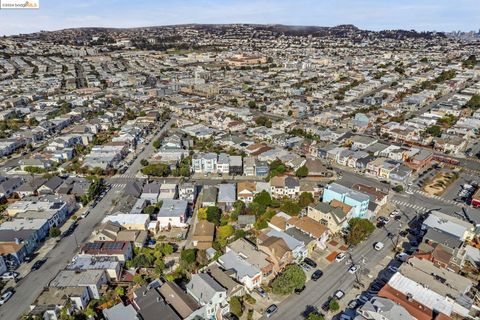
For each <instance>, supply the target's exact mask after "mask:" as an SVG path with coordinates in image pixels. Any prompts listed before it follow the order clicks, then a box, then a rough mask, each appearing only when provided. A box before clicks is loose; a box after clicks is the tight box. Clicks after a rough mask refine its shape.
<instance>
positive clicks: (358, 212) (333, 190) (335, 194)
mask: <svg viewBox="0 0 480 320" xmlns="http://www.w3.org/2000/svg"><path fill="white" fill-rule="evenodd" d="M334 199H335V200H338V201H340V202H343V203H345V204H348V205H349V206H352V207H353V208H352V212H353V216H352V218H357V217H358V218H366V217H367V214H368V203H369V202H370V197H369V196H367V195H366V194H364V193H361V192H358V191H355V190H352V189H350V188H347V187H345V186H342V185H341V184H338V183H331V184H329V185H327V186H325V190H324V191H323V199H322V202H327V203H330V201H332V200H334Z"/></svg>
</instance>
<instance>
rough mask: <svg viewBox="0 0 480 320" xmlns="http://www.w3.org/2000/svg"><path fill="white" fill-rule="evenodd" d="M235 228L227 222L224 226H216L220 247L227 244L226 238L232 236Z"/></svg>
mask: <svg viewBox="0 0 480 320" xmlns="http://www.w3.org/2000/svg"><path fill="white" fill-rule="evenodd" d="M234 232H235V229H234V228H233V226H231V225H229V224H227V225H225V226H221V227H218V231H217V241H218V242H219V243H220V245H221V246H222V247H224V246H225V245H226V244H227V239H228V238H229V237H231V236H233V233H234Z"/></svg>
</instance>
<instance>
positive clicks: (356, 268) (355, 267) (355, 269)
mask: <svg viewBox="0 0 480 320" xmlns="http://www.w3.org/2000/svg"><path fill="white" fill-rule="evenodd" d="M357 271H358V266H352V267H350V269H348V272H350V273H351V274H354V273H355V272H357Z"/></svg>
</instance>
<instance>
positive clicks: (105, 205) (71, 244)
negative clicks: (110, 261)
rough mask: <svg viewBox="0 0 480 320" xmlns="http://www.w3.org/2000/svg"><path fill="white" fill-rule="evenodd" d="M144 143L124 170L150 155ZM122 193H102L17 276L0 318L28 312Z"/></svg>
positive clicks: (0, 308) (132, 169) (0, 309)
mask: <svg viewBox="0 0 480 320" xmlns="http://www.w3.org/2000/svg"><path fill="white" fill-rule="evenodd" d="M173 121H174V120H173V119H172V120H170V121H168V122H167V123H166V124H165V125H164V127H163V128H162V129H161V130H160V131H159V132H158V133H157V137H158V136H159V135H161V134H162V133H163V132H164V131H165V130H168V129H169V128H170V126H171V124H172V123H173ZM154 140H155V139H152V140H151V141H150V143H149V144H148V145H147V146H145V150H144V151H143V152H141V153H140V154H139V156H138V157H137V159H136V160H135V161H134V162H133V163H132V165H131V166H130V167H129V169H128V170H127V172H128V173H136V172H137V171H138V169H139V168H140V166H141V164H140V160H141V159H143V158H148V157H150V156H151V155H152V154H153V152H154V148H153V141H154ZM121 194H122V190H116V189H110V190H109V191H108V192H107V194H106V195H105V197H104V198H103V199H102V200H101V201H99V202H98V204H97V205H96V206H95V207H94V208H92V209H91V210H90V214H89V215H88V216H87V217H86V218H85V219H82V220H80V221H79V224H78V227H77V228H76V229H75V231H74V233H73V234H72V235H71V236H69V237H66V238H64V239H62V240H61V241H59V242H58V244H57V245H56V246H55V247H54V248H53V249H52V250H51V251H50V252H49V253H48V254H47V255H46V257H47V258H48V259H47V262H46V263H45V264H44V265H43V266H42V267H41V268H40V269H39V270H37V271H32V272H30V273H29V274H28V275H27V276H26V277H24V278H23V279H21V280H20V281H19V282H18V283H17V286H16V287H15V294H14V295H13V296H12V298H11V299H10V300H9V301H7V303H5V304H4V305H2V306H0V319H8V320H10V319H19V318H20V317H21V316H22V315H23V314H25V313H26V312H28V310H29V306H30V305H31V304H32V303H33V302H34V300H35V299H36V298H37V296H38V295H39V294H40V293H41V292H42V290H43V288H45V287H47V286H48V284H49V283H50V281H51V280H52V279H53V278H54V277H55V276H56V275H57V274H58V272H59V271H61V270H63V269H64V268H65V266H66V265H67V264H68V263H69V262H70V261H71V260H72V258H73V257H74V256H75V254H76V252H77V250H78V247H79V246H81V245H82V244H83V243H85V242H86V241H87V239H88V238H89V237H90V235H91V234H92V231H93V230H94V229H95V227H96V226H97V225H98V224H99V223H100V222H101V221H102V220H103V218H104V217H105V215H106V214H107V213H109V210H111V209H112V200H115V199H117V198H118V197H120V196H121Z"/></svg>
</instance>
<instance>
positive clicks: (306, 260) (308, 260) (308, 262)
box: [303, 258, 317, 268]
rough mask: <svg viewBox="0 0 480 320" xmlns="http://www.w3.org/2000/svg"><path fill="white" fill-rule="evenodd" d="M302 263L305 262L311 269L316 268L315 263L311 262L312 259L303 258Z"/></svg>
mask: <svg viewBox="0 0 480 320" xmlns="http://www.w3.org/2000/svg"><path fill="white" fill-rule="evenodd" d="M303 262H305V263H306V264H308V265H309V266H310V267H312V268H316V267H317V263H316V262H315V261H313V260H312V259H310V258H305V259H303Z"/></svg>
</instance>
